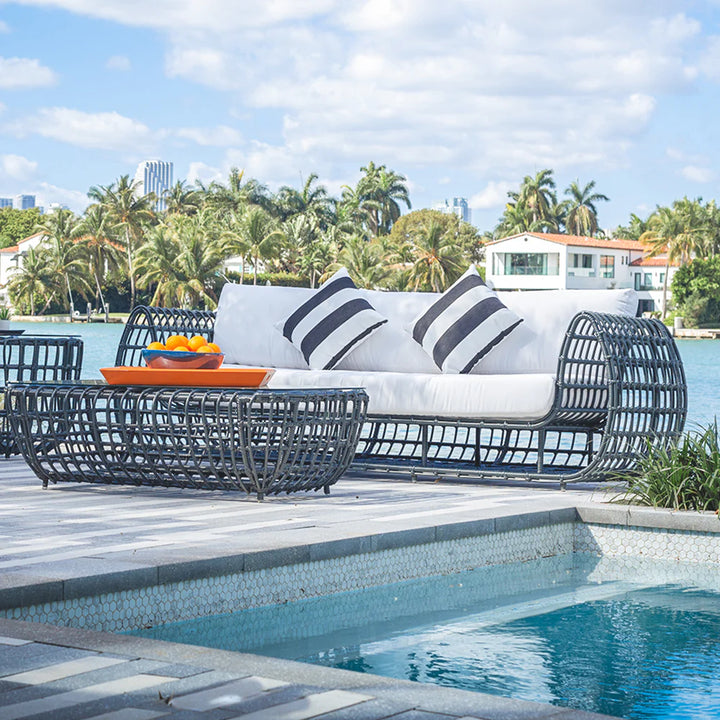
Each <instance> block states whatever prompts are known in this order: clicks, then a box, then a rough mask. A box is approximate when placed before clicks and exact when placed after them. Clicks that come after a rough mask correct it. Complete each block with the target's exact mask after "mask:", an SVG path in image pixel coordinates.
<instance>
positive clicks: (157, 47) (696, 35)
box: [0, 0, 720, 230]
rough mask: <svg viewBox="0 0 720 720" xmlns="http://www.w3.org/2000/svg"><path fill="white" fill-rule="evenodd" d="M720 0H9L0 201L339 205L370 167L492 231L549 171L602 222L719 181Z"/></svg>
mask: <svg viewBox="0 0 720 720" xmlns="http://www.w3.org/2000/svg"><path fill="white" fill-rule="evenodd" d="M719 90H720V0H706V1H704V2H700V1H698V2H691V1H688V2H676V1H674V0H652V1H651V2H648V0H582V1H581V2H577V1H576V0H574V1H566V0H562V1H561V0H544V2H542V3H538V2H537V1H536V0H533V1H532V2H531V1H530V0H503V1H502V2H498V0H489V1H486V0H442V1H441V0H354V1H353V2H349V1H348V0H0V196H12V195H15V194H18V193H31V194H36V195H37V198H38V204H44V205H47V204H49V203H51V202H59V203H65V204H67V205H69V206H70V207H71V208H72V209H73V210H75V211H82V210H83V208H84V207H85V206H86V205H87V203H88V200H87V195H86V193H87V190H88V188H89V187H90V186H92V185H108V184H110V183H112V182H113V181H114V180H116V179H117V178H118V177H119V176H120V175H123V174H130V175H134V172H135V168H136V166H137V164H138V162H140V161H142V160H148V159H162V160H170V161H172V162H173V163H174V172H175V179H176V180H177V179H186V180H187V181H189V182H190V183H192V182H194V181H195V180H197V179H200V180H202V181H203V182H206V183H207V182H210V181H213V180H219V181H222V180H224V179H225V178H226V177H227V174H228V171H229V169H230V168H231V167H233V166H235V167H238V168H240V169H242V170H244V172H245V177H246V178H250V177H254V178H257V179H258V180H259V181H261V182H262V183H263V184H265V185H267V187H268V188H269V189H270V190H273V191H275V190H277V189H278V188H279V187H280V186H282V185H286V184H287V185H292V186H295V187H299V186H300V185H301V184H302V183H303V182H304V180H305V179H307V177H308V176H309V175H310V173H313V172H314V173H317V175H318V176H319V178H320V181H321V182H322V183H323V184H324V185H325V186H326V187H327V188H328V190H329V191H330V192H331V193H332V194H334V195H339V194H340V192H341V188H342V186H343V185H346V184H347V185H354V184H355V183H356V182H357V180H358V178H359V177H360V175H361V172H360V168H361V167H362V166H364V165H366V164H367V163H368V162H369V161H373V162H374V163H375V164H384V165H386V166H387V167H388V168H391V169H392V170H394V171H396V172H398V173H401V174H403V175H404V176H405V177H406V178H407V184H408V187H409V189H410V197H411V200H412V204H413V208H414V209H417V208H423V207H430V206H431V205H432V204H433V203H435V202H438V201H442V200H444V199H446V198H447V199H450V200H451V199H452V198H453V197H454V196H462V197H466V198H467V199H468V201H469V203H470V206H471V207H472V210H473V214H472V221H473V223H474V224H475V225H476V226H477V227H479V228H480V229H481V230H486V229H491V228H492V227H493V226H494V225H495V224H496V223H497V220H498V219H499V217H500V216H501V215H502V211H503V207H504V204H505V202H506V200H507V192H508V190H512V189H517V188H518V187H519V185H520V183H521V181H522V179H523V177H524V176H526V175H534V174H535V173H536V172H538V171H539V170H542V169H544V168H551V169H553V170H554V172H555V179H556V181H557V186H558V193H559V195H560V196H561V197H562V195H563V192H564V190H565V188H566V187H567V186H568V185H569V184H570V182H573V181H576V180H577V181H579V183H580V184H581V185H584V184H585V183H587V182H589V181H591V180H594V181H596V183H597V185H596V191H598V192H601V193H603V194H605V195H607V196H608V197H609V198H610V202H607V203H600V204H598V212H599V220H600V225H601V227H603V228H606V229H612V228H614V227H616V226H617V225H618V224H623V223H626V222H627V221H628V219H629V217H630V213H635V214H637V215H639V216H641V217H646V216H647V215H648V214H649V213H650V212H651V211H652V210H653V209H654V208H655V206H656V205H666V204H670V203H672V201H673V200H676V199H679V198H681V197H683V196H688V197H691V198H695V197H701V198H703V199H704V200H710V199H713V198H717V197H718V195H719V192H718V190H719V183H720V165H719V163H718V161H719V160H720V143H718V130H717V128H718V118H719V117H720V94H719Z"/></svg>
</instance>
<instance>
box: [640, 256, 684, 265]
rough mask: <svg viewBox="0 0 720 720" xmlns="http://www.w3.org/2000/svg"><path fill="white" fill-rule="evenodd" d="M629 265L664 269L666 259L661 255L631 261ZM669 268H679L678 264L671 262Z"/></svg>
mask: <svg viewBox="0 0 720 720" xmlns="http://www.w3.org/2000/svg"><path fill="white" fill-rule="evenodd" d="M630 265H632V266H634V267H665V266H666V265H667V258H666V257H663V256H662V255H657V256H656V257H643V258H638V259H637V260H633V261H632V262H631V263H630ZM670 267H680V263H679V262H677V261H676V262H671V263H670Z"/></svg>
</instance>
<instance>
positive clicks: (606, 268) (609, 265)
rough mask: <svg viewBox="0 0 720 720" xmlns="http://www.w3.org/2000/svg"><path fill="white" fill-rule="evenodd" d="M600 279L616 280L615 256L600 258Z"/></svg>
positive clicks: (602, 256)
mask: <svg viewBox="0 0 720 720" xmlns="http://www.w3.org/2000/svg"><path fill="white" fill-rule="evenodd" d="M600 277H604V278H614V277H615V256H614V255H601V256H600Z"/></svg>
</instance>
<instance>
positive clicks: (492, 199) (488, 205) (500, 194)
mask: <svg viewBox="0 0 720 720" xmlns="http://www.w3.org/2000/svg"><path fill="white" fill-rule="evenodd" d="M517 185H518V184H517V183H516V182H515V183H510V182H489V183H488V184H487V185H486V186H485V187H484V188H483V189H482V190H481V191H480V192H479V193H476V194H475V195H473V196H472V197H471V198H470V200H469V201H468V205H469V206H470V207H471V208H477V209H478V210H491V209H492V208H499V207H503V206H504V205H505V204H506V203H507V201H508V195H507V194H508V191H509V190H515V189H517Z"/></svg>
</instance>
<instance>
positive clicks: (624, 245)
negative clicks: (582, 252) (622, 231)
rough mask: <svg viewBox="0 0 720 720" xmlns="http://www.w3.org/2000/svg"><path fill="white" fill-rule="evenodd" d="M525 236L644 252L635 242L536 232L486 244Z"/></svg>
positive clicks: (577, 244)
mask: <svg viewBox="0 0 720 720" xmlns="http://www.w3.org/2000/svg"><path fill="white" fill-rule="evenodd" d="M525 235H530V236H532V237H536V238H539V239H540V240H548V241H550V242H554V243H560V244H561V245H575V246H577V247H596V248H613V249H615V250H637V251H638V252H643V251H644V250H645V248H644V246H643V244H642V243H640V242H638V241H637V240H601V239H600V238H591V237H585V236H583V235H561V234H560V233H538V232H524V233H518V234H517V235H511V236H510V237H506V238H501V239H500V240H494V241H493V242H491V243H488V245H495V244H496V243H500V242H504V241H505V240H512V239H514V238H518V237H524V236H525Z"/></svg>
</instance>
